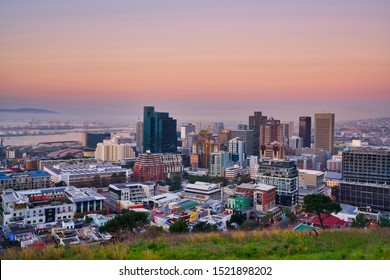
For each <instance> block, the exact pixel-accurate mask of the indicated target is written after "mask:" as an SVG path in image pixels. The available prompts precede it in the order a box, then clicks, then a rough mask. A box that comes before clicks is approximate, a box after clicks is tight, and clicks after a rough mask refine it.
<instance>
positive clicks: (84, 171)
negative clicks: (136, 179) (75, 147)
mask: <svg viewBox="0 0 390 280" xmlns="http://www.w3.org/2000/svg"><path fill="white" fill-rule="evenodd" d="M43 169H44V171H46V172H47V173H49V174H50V176H51V180H52V181H53V182H54V183H59V182H61V181H63V182H65V184H66V185H67V186H76V187H101V186H108V185H109V184H110V183H120V182H122V183H125V182H127V181H128V180H129V178H130V175H131V170H130V169H125V168H122V167H120V166H114V165H107V164H101V165H95V164H86V165H66V166H61V165H54V166H47V167H44V168H43Z"/></svg>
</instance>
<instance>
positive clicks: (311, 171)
mask: <svg viewBox="0 0 390 280" xmlns="http://www.w3.org/2000/svg"><path fill="white" fill-rule="evenodd" d="M298 172H299V173H306V174H311V175H317V176H319V175H324V174H325V173H324V172H322V171H317V170H309V169H299V170H298Z"/></svg>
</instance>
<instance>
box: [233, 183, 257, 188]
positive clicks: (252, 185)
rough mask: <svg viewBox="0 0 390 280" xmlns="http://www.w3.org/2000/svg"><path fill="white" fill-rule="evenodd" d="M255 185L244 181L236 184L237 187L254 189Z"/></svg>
mask: <svg viewBox="0 0 390 280" xmlns="http://www.w3.org/2000/svg"><path fill="white" fill-rule="evenodd" d="M255 187H256V185H255V184H248V183H244V184H241V185H238V186H237V188H241V189H247V190H254V189H255Z"/></svg>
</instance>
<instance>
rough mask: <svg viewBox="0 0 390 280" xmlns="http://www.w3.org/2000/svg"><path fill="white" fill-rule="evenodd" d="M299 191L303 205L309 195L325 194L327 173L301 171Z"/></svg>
mask: <svg viewBox="0 0 390 280" xmlns="http://www.w3.org/2000/svg"><path fill="white" fill-rule="evenodd" d="M298 176H299V190H298V194H299V195H298V198H299V199H298V200H299V203H303V199H304V197H305V196H306V195H308V194H324V191H325V173H324V172H321V171H315V170H307V169H299V172H298Z"/></svg>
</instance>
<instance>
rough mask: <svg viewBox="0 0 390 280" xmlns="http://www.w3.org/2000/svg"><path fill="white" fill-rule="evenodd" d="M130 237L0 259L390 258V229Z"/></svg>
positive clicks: (7, 254)
mask: <svg viewBox="0 0 390 280" xmlns="http://www.w3.org/2000/svg"><path fill="white" fill-rule="evenodd" d="M152 235H154V237H151V236H152ZM156 235H157V236H156ZM130 239H133V241H126V242H121V243H119V242H118V243H116V244H106V245H98V244H96V245H97V246H79V245H74V246H71V247H67V248H65V247H49V248H46V249H44V250H37V249H35V250H34V249H30V248H26V249H9V250H7V251H6V252H5V253H4V254H3V256H2V259H82V260H88V259H95V260H101V259H103V260H104V259H114V260H118V259H135V260H137V259H138V260H139V259H147V260H149V259H155V260H157V259H161V260H172V259H182V260H196V259H218V260H221V259H242V260H245V259H271V260H279V259H296V260H308V259H320V260H321V259H322V260H324V259H325V260H341V259H354V260H356V259H357V260H360V259H366V260H372V259H373V260H379V259H385V260H389V259H390V229H381V230H369V231H364V230H344V231H343V230H337V231H321V232H320V233H319V236H318V237H316V236H310V235H309V234H308V233H307V232H292V231H279V230H274V231H255V232H243V231H234V232H225V233H221V232H213V233H200V234H184V235H172V234H166V233H159V232H158V231H153V232H147V233H146V234H143V235H141V236H139V235H137V236H132V238H130Z"/></svg>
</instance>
